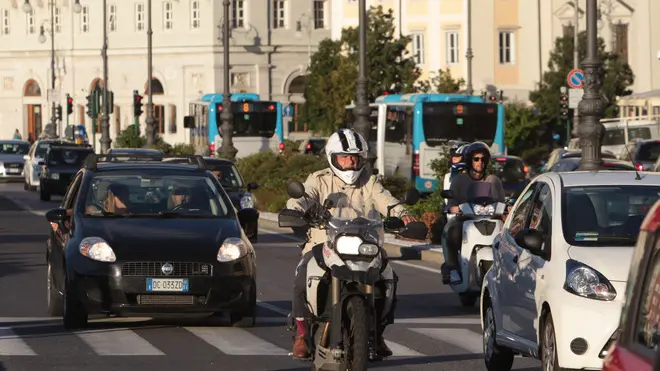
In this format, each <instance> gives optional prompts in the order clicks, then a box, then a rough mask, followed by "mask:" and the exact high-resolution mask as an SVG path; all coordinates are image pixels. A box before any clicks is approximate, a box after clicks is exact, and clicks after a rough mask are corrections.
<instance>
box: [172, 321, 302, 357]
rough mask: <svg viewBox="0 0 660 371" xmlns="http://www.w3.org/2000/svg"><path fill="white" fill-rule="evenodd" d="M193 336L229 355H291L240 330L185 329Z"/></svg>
mask: <svg viewBox="0 0 660 371" xmlns="http://www.w3.org/2000/svg"><path fill="white" fill-rule="evenodd" d="M184 328H185V329H186V330H188V331H190V332H191V333H192V334H193V335H195V336H197V337H198V338H200V339H202V340H204V341H205V342H207V343H209V344H210V345H212V346H213V347H215V348H217V349H218V350H220V351H221V352H223V353H225V354H228V355H240V356H286V355H288V354H289V352H288V351H287V350H284V349H282V348H280V347H278V346H276V345H274V344H272V343H269V342H267V341H265V340H262V339H261V338H259V337H257V336H255V335H253V334H251V333H249V332H247V331H245V330H243V329H240V328H232V327H184Z"/></svg>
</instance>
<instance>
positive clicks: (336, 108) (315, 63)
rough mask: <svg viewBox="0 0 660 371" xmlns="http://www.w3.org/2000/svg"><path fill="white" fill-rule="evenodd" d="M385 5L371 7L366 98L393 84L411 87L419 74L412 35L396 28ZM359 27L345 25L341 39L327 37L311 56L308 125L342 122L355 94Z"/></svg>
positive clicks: (320, 127) (327, 128) (327, 127)
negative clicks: (411, 53)
mask: <svg viewBox="0 0 660 371" xmlns="http://www.w3.org/2000/svg"><path fill="white" fill-rule="evenodd" d="M393 14H394V13H393V11H392V10H391V9H390V10H389V11H388V12H387V13H385V12H384V11H383V7H382V6H378V7H371V8H370V9H369V11H368V13H367V66H366V67H367V79H368V85H367V99H368V100H369V101H373V100H374V99H375V98H376V97H378V96H380V95H382V93H383V92H384V91H385V90H388V89H389V88H390V87H391V86H392V85H397V86H398V87H399V89H401V92H403V93H410V92H413V90H414V83H415V81H416V80H417V78H418V77H419V75H420V72H419V69H418V68H417V67H416V64H415V61H414V60H413V58H412V56H410V55H409V52H408V49H407V48H408V45H409V44H410V41H411V38H410V37H408V36H400V35H398V34H396V32H395V31H396V28H395V27H394V15H393ZM358 51H359V42H358V29H357V28H355V27H349V28H345V29H343V30H342V33H341V38H340V39H339V40H337V41H334V40H330V39H326V40H323V41H321V43H320V44H319V49H318V51H317V52H316V53H315V54H314V55H313V56H312V61H311V64H310V67H309V73H308V76H307V81H306V87H305V100H306V103H305V105H304V109H303V112H302V117H301V120H302V121H303V122H306V123H308V125H309V128H310V129H312V130H314V131H317V132H320V133H330V132H332V131H334V130H336V128H337V127H338V126H339V125H340V124H341V123H342V122H343V120H344V116H345V108H344V107H345V106H346V105H348V104H350V103H351V101H354V100H355V82H356V80H357V76H358V66H359V64H358V56H359V55H358Z"/></svg>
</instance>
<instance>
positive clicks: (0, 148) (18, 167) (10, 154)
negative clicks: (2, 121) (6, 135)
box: [0, 140, 30, 180]
mask: <svg viewBox="0 0 660 371" xmlns="http://www.w3.org/2000/svg"><path fill="white" fill-rule="evenodd" d="M29 151H30V143H28V142H27V141H24V140H0V179H3V180H5V179H6V180H22V179H23V165H24V160H23V156H25V155H27V153H28V152H29Z"/></svg>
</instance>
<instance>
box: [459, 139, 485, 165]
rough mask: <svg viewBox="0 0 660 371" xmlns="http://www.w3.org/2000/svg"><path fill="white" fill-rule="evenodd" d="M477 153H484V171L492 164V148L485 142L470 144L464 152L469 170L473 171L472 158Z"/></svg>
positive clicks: (464, 160)
mask: <svg viewBox="0 0 660 371" xmlns="http://www.w3.org/2000/svg"><path fill="white" fill-rule="evenodd" d="M477 153H483V155H484V160H483V161H484V171H485V170H486V169H487V167H488V163H489V162H490V148H489V147H488V145H487V144H486V143H483V142H474V143H472V144H468V145H467V147H466V148H465V149H464V151H463V161H462V162H464V163H465V165H466V166H467V168H468V169H469V170H472V158H473V157H474V155H475V154H477Z"/></svg>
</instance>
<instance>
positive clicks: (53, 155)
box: [39, 145, 94, 201]
mask: <svg viewBox="0 0 660 371" xmlns="http://www.w3.org/2000/svg"><path fill="white" fill-rule="evenodd" d="M92 154H94V150H93V149H92V148H90V147H81V146H76V145H71V146H63V145H54V146H51V147H49V148H48V150H46V155H45V156H44V161H43V162H40V163H39V164H40V165H41V166H42V168H41V172H40V173H39V198H40V199H41V200H42V201H50V196H51V195H64V193H66V190H67V188H68V187H69V184H70V183H71V180H72V179H73V176H74V175H75V174H76V173H77V172H78V170H80V168H81V167H82V165H83V163H84V161H85V159H86V158H87V156H89V155H92Z"/></svg>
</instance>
